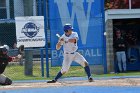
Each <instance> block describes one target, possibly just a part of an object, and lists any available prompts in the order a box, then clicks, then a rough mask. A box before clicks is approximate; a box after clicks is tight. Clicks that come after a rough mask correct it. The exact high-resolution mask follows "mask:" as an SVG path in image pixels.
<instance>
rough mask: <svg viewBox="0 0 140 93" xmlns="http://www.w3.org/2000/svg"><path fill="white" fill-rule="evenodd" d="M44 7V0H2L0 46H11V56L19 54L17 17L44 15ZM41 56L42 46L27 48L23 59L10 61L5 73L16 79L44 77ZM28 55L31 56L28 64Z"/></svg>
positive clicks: (0, 3) (0, 8) (0, 4)
mask: <svg viewBox="0 0 140 93" xmlns="http://www.w3.org/2000/svg"><path fill="white" fill-rule="evenodd" d="M44 1H45V0H44ZM43 9H44V8H43V0H0V46H3V45H5V44H6V45H8V46H9V47H10V50H9V53H8V55H9V56H17V55H18V49H17V47H16V43H17V41H16V24H15V17H18V16H42V15H43V14H44V13H43ZM26 54H27V56H26ZM40 56H41V55H40V48H30V49H25V52H24V56H23V59H22V60H20V62H9V65H8V66H7V68H6V70H5V72H4V74H5V75H6V76H8V77H10V78H12V79H14V80H24V79H42V75H41V74H42V73H41V71H42V70H41V57H40ZM27 57H30V60H28V61H30V62H29V63H28V64H26V62H27V61H26V59H28V58H27ZM44 60H45V52H44ZM45 64H46V62H44V65H45ZM27 65H29V66H27ZM27 69H28V70H27ZM44 69H45V68H44ZM44 71H45V70H44ZM44 73H45V72H44ZM44 77H46V76H44Z"/></svg>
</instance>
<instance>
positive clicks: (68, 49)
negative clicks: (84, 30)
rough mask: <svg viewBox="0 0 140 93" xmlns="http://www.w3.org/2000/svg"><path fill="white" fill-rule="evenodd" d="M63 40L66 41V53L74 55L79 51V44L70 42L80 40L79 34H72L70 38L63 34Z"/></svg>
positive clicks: (64, 47)
mask: <svg viewBox="0 0 140 93" xmlns="http://www.w3.org/2000/svg"><path fill="white" fill-rule="evenodd" d="M61 38H63V39H64V43H63V50H64V53H73V52H75V51H76V50H77V49H78V46H77V42H75V43H71V42H68V40H69V39H76V40H78V39H79V37H78V34H77V32H72V34H71V35H70V36H69V37H68V36H66V35H65V34H63V35H62V36H61Z"/></svg>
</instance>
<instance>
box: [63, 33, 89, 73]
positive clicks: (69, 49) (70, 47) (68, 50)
mask: <svg viewBox="0 0 140 93" xmlns="http://www.w3.org/2000/svg"><path fill="white" fill-rule="evenodd" d="M61 38H63V39H64V42H63V51H64V60H63V64H62V69H61V73H63V72H67V71H68V70H69V68H70V65H71V63H72V61H75V62H77V63H78V64H80V65H81V66H83V67H84V66H85V62H87V61H86V59H85V58H84V57H83V56H82V55H81V54H79V53H78V52H76V51H77V49H78V46H77V41H76V42H75V43H71V42H68V40H69V39H76V40H78V39H79V38H78V34H77V32H72V34H71V35H70V36H66V35H65V34H63V35H62V36H61Z"/></svg>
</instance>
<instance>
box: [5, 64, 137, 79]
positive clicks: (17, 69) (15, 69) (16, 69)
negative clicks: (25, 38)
mask: <svg viewBox="0 0 140 93" xmlns="http://www.w3.org/2000/svg"><path fill="white" fill-rule="evenodd" d="M45 69H46V68H44V71H45ZM60 69H61V67H50V77H49V78H46V76H45V77H41V68H40V65H39V64H37V65H34V66H33V75H31V76H26V75H24V66H19V65H9V66H8V67H7V68H6V70H5V72H4V73H5V75H6V76H8V77H10V78H11V79H12V80H46V79H53V78H54V77H55V76H56V74H57V73H58V71H60ZM45 73H46V72H45ZM85 76H86V74H85V72H84V69H83V68H82V67H81V66H72V67H71V68H70V70H69V72H68V73H66V74H65V75H64V76H63V77H85ZM92 76H93V77H97V78H100V77H111V76H140V72H136V71H135V72H127V73H119V74H101V75H96V74H92Z"/></svg>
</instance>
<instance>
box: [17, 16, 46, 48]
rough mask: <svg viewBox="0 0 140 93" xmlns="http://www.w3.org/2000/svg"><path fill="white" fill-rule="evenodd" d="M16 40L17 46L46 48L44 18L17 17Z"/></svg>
mask: <svg viewBox="0 0 140 93" xmlns="http://www.w3.org/2000/svg"><path fill="white" fill-rule="evenodd" d="M15 21H16V38H17V46H20V45H24V46H25V47H44V46H45V32H44V17H43V16H29V17H16V18H15Z"/></svg>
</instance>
